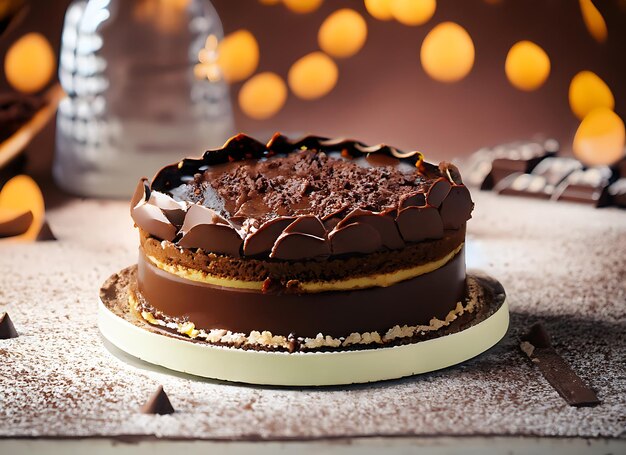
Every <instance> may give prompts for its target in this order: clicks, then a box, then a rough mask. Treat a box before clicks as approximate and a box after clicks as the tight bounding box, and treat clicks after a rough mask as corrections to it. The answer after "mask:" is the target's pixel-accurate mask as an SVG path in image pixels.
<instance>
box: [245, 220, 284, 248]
mask: <svg viewBox="0 0 626 455" xmlns="http://www.w3.org/2000/svg"><path fill="white" fill-rule="evenodd" d="M293 220H294V218H293V217H281V218H274V219H273V220H269V221H266V222H265V223H263V224H262V225H261V226H260V227H259V228H258V229H257V230H256V231H254V232H253V233H252V234H250V235H248V236H247V237H246V240H245V241H244V243H243V254H245V255H246V256H256V255H259V254H263V253H268V252H270V251H272V247H273V246H274V243H276V239H278V236H279V235H280V234H282V233H283V231H284V230H285V228H286V227H287V226H289V225H290V224H291V223H293Z"/></svg>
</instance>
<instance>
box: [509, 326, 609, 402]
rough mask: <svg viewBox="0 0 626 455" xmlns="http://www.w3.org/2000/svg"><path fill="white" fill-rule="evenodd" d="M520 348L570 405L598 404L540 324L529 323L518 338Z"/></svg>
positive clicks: (591, 391)
mask: <svg viewBox="0 0 626 455" xmlns="http://www.w3.org/2000/svg"><path fill="white" fill-rule="evenodd" d="M520 348H521V349H522V351H523V352H524V353H525V354H526V355H527V356H528V357H529V358H530V360H531V361H532V362H533V363H534V364H535V365H537V366H538V367H539V371H541V374H542V375H543V377H544V378H546V380H547V381H548V382H549V383H550V385H551V386H552V387H554V389H555V390H556V391H557V392H558V393H559V395H561V396H562V397H563V398H564V399H565V401H567V404H569V405H570V406H595V405H597V404H600V400H599V399H598V396H597V395H596V393H595V392H594V391H593V389H591V388H590V387H589V386H588V385H587V384H585V382H584V381H583V380H582V379H581V378H580V377H579V376H578V375H577V374H576V373H575V372H574V370H572V368H571V367H570V366H569V365H568V364H567V363H565V360H563V358H562V357H561V356H560V355H559V354H558V353H557V352H556V350H555V349H554V348H553V347H552V343H551V342H550V336H549V335H548V332H546V329H545V328H544V327H543V325H542V324H535V325H533V326H532V327H531V328H530V330H529V331H528V333H527V334H525V335H524V336H522V337H521V343H520Z"/></svg>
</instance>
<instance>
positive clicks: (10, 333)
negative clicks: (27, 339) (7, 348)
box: [0, 313, 18, 340]
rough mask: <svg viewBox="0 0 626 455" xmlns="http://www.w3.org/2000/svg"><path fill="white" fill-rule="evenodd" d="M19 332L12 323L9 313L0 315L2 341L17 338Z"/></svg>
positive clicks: (0, 338) (0, 337) (0, 336)
mask: <svg viewBox="0 0 626 455" xmlns="http://www.w3.org/2000/svg"><path fill="white" fill-rule="evenodd" d="M17 337H18V334H17V330H15V326H14V325H13V322H12V321H11V318H10V317H9V314H8V313H0V340H8V339H9V338H17Z"/></svg>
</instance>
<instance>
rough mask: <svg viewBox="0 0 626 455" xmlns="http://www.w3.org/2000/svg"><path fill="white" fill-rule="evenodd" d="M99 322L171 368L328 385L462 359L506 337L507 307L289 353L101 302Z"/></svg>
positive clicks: (255, 380)
mask: <svg viewBox="0 0 626 455" xmlns="http://www.w3.org/2000/svg"><path fill="white" fill-rule="evenodd" d="M98 325H99V327H100V331H101V332H102V335H104V337H105V338H106V339H107V340H109V341H110V342H111V343H112V344H113V345H115V346H116V347H118V348H119V349H121V350H122V351H125V352H126V353H128V354H130V355H132V356H134V357H138V358H140V359H142V360H145V361H146V362H149V363H153V364H156V365H160V366H163V367H165V368H168V369H170V370H175V371H180V372H183V373H188V374H193V375H196V376H202V377H205V378H212V379H220V380H224V381H234V382H245V383H249V384H263V385H282V386H327V385H340V384H357V383H364V382H374V381H383V380H386V379H397V378H401V377H404V376H412V375H415V374H420V373H427V372H429V371H434V370H439V369H441V368H446V367H449V366H452V365H456V364H458V363H461V362H464V361H465V360H468V359H471V358H472V357H475V356H477V355H478V354H480V353H482V352H484V351H486V350H487V349H489V348H490V347H492V346H494V345H495V344H496V343H497V342H498V341H500V340H501V339H502V337H504V335H505V334H506V331H507V329H508V326H509V309H508V305H507V303H506V301H505V302H504V303H503V304H502V306H501V307H500V308H499V309H498V310H497V311H496V312H495V313H494V314H492V315H491V316H490V317H488V318H487V319H485V320H483V321H481V322H479V323H478V324H476V325H473V326H471V327H469V328H467V329H465V330H463V331H461V332H457V333H453V334H451V335H445V336H442V337H439V338H434V339H431V340H427V341H421V342H419V343H412V344H407V345H402V346H393V347H387V348H378V349H365V350H360V351H342V352H308V353H292V354H289V353H286V352H264V351H251V350H248V351H246V350H242V349H237V348H227V347H220V346H212V345H209V344H205V343H196V342H192V341H186V340H183V339H179V338H174V337H170V336H165V335H160V334H157V333H154V332H152V331H149V330H146V329H143V328H141V327H138V326H136V325H134V324H132V323H130V322H128V321H126V320H125V319H123V318H121V317H119V316H117V315H115V314H114V313H112V312H111V311H110V310H109V309H108V308H107V307H106V306H105V305H104V304H103V303H102V302H101V301H100V304H99V311H98Z"/></svg>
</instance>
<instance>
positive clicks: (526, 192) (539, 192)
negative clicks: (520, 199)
mask: <svg viewBox="0 0 626 455" xmlns="http://www.w3.org/2000/svg"><path fill="white" fill-rule="evenodd" d="M547 188H548V186H547V183H546V179H545V177H542V176H539V175H533V174H524V173H521V172H518V173H515V174H511V175H509V176H508V177H506V178H504V179H502V180H500V182H498V184H497V185H496V186H494V188H493V191H495V192H496V193H498V194H505V195H507V196H527V197H536V198H540V199H550V193H549V192H548V191H547Z"/></svg>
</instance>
